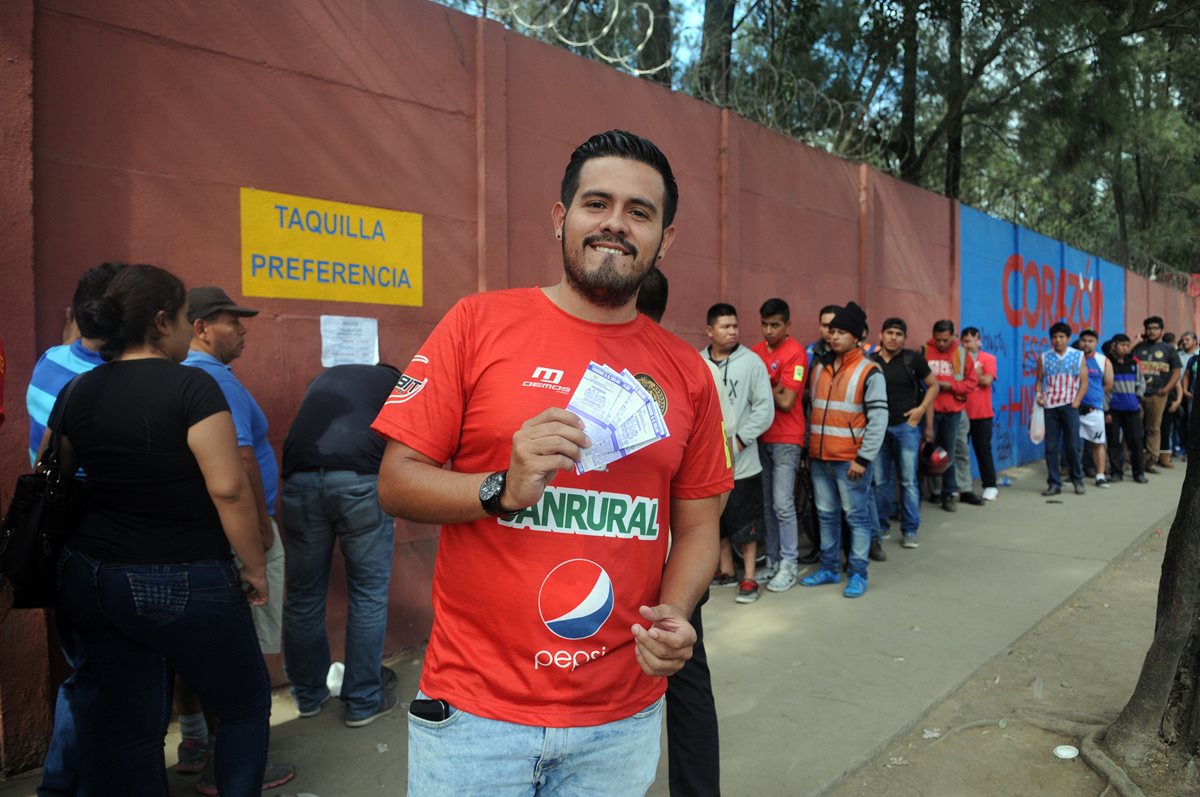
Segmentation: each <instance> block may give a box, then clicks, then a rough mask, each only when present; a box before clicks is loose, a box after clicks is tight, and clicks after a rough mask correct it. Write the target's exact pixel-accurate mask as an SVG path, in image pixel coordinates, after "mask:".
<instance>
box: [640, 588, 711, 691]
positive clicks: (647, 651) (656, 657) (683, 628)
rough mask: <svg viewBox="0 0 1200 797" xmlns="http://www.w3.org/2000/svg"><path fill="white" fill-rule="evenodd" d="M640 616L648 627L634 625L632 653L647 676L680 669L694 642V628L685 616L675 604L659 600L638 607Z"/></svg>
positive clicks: (665, 673)
mask: <svg viewBox="0 0 1200 797" xmlns="http://www.w3.org/2000/svg"><path fill="white" fill-rule="evenodd" d="M638 611H639V612H641V615H642V617H644V618H646V619H647V620H649V621H650V627H649V628H648V629H647V628H643V627H642V626H640V625H634V626H633V628H632V630H633V641H634V655H636V656H637V660H638V664H640V665H641V667H642V672H644V673H646V675H655V676H665V675H673V674H675V673H677V672H679V670H680V669H682V667H683V665H684V663H685V662H686V661H687V660H688V659H690V658H691V657H692V646H693V645H695V644H696V629H694V628H692V624H691V623H689V622H688V618H687V617H686V616H684V614H683V613H682V612H681V611H680V610H679V609H677V608H675V607H674V606H672V605H670V604H668V603H660V604H659V605H658V606H653V607H651V606H642V607H641V608H639V609H638Z"/></svg>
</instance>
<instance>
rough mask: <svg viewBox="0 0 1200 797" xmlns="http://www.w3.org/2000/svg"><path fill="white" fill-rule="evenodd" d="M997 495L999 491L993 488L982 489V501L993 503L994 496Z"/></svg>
mask: <svg viewBox="0 0 1200 797" xmlns="http://www.w3.org/2000/svg"><path fill="white" fill-rule="evenodd" d="M999 494H1000V491H999V490H997V489H996V488H995V487H984V488H983V500H984V501H995V500H996V496H998V495H999Z"/></svg>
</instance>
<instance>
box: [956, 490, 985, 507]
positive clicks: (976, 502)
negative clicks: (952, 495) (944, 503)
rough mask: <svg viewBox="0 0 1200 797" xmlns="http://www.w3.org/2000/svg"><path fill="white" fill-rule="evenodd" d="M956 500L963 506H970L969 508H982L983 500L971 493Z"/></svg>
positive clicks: (964, 494)
mask: <svg viewBox="0 0 1200 797" xmlns="http://www.w3.org/2000/svg"><path fill="white" fill-rule="evenodd" d="M958 500H960V501H962V502H963V503H964V504H970V505H971V506H983V499H982V498H980V497H979V496H977V495H975V493H971V492H967V493H963V494H961V495H960V496H959V497H958Z"/></svg>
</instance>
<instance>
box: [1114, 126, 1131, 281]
mask: <svg viewBox="0 0 1200 797" xmlns="http://www.w3.org/2000/svg"><path fill="white" fill-rule="evenodd" d="M1122 157H1123V148H1122V147H1120V146H1118V147H1117V148H1116V151H1115V152H1114V153H1113V177H1112V196H1113V209H1114V210H1115V211H1116V213H1117V257H1118V258H1119V259H1120V263H1121V265H1122V266H1125V267H1126V268H1129V222H1128V219H1127V218H1126V216H1127V214H1128V209H1127V208H1126V207H1125V176H1124V171H1125V170H1124V169H1123V168H1122V165H1123V162H1122Z"/></svg>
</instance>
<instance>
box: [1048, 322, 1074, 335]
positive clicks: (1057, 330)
mask: <svg viewBox="0 0 1200 797" xmlns="http://www.w3.org/2000/svg"><path fill="white" fill-rule="evenodd" d="M1058 334H1063V335H1066V336H1067V337H1068V338H1069V337H1071V325H1070V324H1068V323H1067V322H1066V321H1056V322H1055V323H1054V325H1053V326H1051V327H1050V337H1054V336H1055V335H1058Z"/></svg>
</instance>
